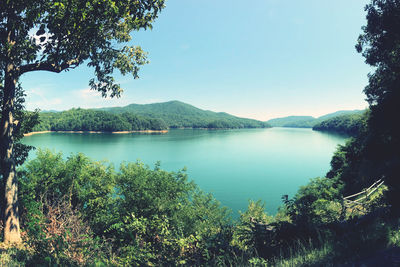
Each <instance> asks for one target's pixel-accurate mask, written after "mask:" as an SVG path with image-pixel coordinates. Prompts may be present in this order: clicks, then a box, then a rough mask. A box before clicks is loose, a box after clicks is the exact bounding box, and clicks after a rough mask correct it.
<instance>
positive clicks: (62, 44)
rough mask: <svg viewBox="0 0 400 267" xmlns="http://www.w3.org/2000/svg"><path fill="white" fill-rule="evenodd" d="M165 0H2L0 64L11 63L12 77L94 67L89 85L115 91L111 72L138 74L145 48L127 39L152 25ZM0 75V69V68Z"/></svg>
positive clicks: (116, 93) (0, 75)
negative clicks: (13, 69)
mask: <svg viewBox="0 0 400 267" xmlns="http://www.w3.org/2000/svg"><path fill="white" fill-rule="evenodd" d="M163 7H164V0H124V1H112V0H60V1H48V0H6V1H1V2H0V69H2V70H4V69H5V66H6V64H7V63H10V62H12V63H13V65H14V66H15V73H14V75H16V77H19V76H20V75H22V74H24V73H26V72H30V71H38V70H45V71H52V72H56V73H58V72H61V71H63V70H67V69H72V68H76V67H77V66H79V65H80V64H82V63H83V62H87V65H88V66H90V67H93V68H94V73H95V77H96V78H94V79H92V80H90V85H91V88H92V89H94V90H98V91H100V92H102V94H103V96H107V95H110V96H119V95H120V94H121V88H120V86H119V85H118V84H115V80H114V78H113V77H112V75H111V74H112V73H113V71H114V70H115V69H118V70H119V71H120V72H121V73H122V74H123V75H125V74H128V73H131V74H132V75H133V76H134V77H135V78H137V77H138V69H139V66H140V65H143V64H145V63H147V59H146V53H144V52H143V50H142V49H141V48H140V47H138V46H131V45H128V44H126V43H127V42H129V41H131V39H132V37H131V35H130V33H131V32H132V31H137V30H139V29H148V28H151V23H152V22H153V20H154V19H155V18H156V17H157V15H158V13H159V12H160V11H161V9H162V8H163ZM0 78H1V81H2V80H4V73H3V72H0Z"/></svg>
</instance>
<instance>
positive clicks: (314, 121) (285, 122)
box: [267, 110, 362, 128]
mask: <svg viewBox="0 0 400 267" xmlns="http://www.w3.org/2000/svg"><path fill="white" fill-rule="evenodd" d="M361 112H362V111H360V110H340V111H336V112H333V113H329V114H326V115H323V116H321V117H318V118H314V117H311V116H288V117H283V118H276V119H271V120H269V121H267V123H269V124H271V125H272V126H273V127H293V128H313V127H314V126H315V125H318V124H319V123H322V122H323V121H326V120H329V119H331V118H335V117H340V116H343V115H355V114H360V113H361Z"/></svg>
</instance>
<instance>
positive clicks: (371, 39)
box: [356, 0, 400, 207]
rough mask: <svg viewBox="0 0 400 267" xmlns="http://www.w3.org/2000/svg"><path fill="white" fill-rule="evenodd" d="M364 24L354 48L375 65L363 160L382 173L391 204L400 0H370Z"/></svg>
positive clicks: (398, 159)
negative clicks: (365, 23) (388, 190)
mask: <svg viewBox="0 0 400 267" xmlns="http://www.w3.org/2000/svg"><path fill="white" fill-rule="evenodd" d="M365 10H366V11H367V25H366V26H365V27H363V31H364V32H363V34H361V35H360V37H359V39H358V44H357V45H356V48H357V50H358V52H361V53H362V55H363V56H364V57H365V61H366V63H367V64H369V65H371V66H372V67H374V68H375V71H374V73H372V74H370V75H369V84H368V85H367V86H366V87H365V89H364V92H365V94H366V96H367V101H368V102H369V104H370V109H371V113H370V117H369V119H368V132H367V134H366V136H365V142H364V151H363V152H364V155H365V160H364V161H365V162H372V163H373V165H374V169H375V170H374V172H376V174H377V175H379V176H383V177H384V178H385V181H386V183H387V185H388V186H389V189H390V192H391V193H390V195H391V196H390V198H391V201H390V202H391V204H392V206H396V207H398V206H399V202H398V201H399V200H400V195H399V193H400V180H399V175H400V127H398V113H399V104H400V1H399V0H372V1H371V3H370V4H369V5H367V6H366V8H365Z"/></svg>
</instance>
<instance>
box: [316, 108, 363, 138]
mask: <svg viewBox="0 0 400 267" xmlns="http://www.w3.org/2000/svg"><path fill="white" fill-rule="evenodd" d="M366 116H367V115H366V113H357V114H347V115H341V116H337V117H333V118H330V119H327V120H324V121H322V122H320V123H317V124H316V125H314V127H313V130H316V131H328V132H337V133H342V134H347V135H350V136H356V135H357V134H358V133H360V131H361V128H362V127H363V125H364V124H365V122H364V121H365V118H366Z"/></svg>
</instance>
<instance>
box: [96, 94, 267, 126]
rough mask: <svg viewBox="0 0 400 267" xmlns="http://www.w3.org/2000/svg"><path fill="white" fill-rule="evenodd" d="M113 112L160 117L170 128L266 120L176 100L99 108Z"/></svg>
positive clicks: (260, 123) (253, 124)
mask: <svg viewBox="0 0 400 267" xmlns="http://www.w3.org/2000/svg"><path fill="white" fill-rule="evenodd" d="M100 110H103V111H108V112H111V113H114V114H122V113H125V112H129V113H134V114H135V115H139V116H144V117H149V118H154V119H156V118H157V119H162V120H163V121H164V122H165V123H166V124H167V125H168V126H169V127H170V128H181V127H189V128H265V127H270V125H269V124H268V123H266V122H261V121H258V120H254V119H246V118H239V117H236V116H233V115H230V114H228V113H225V112H213V111H209V110H202V109H199V108H196V107H194V106H192V105H190V104H187V103H183V102H180V101H177V100H173V101H168V102H162V103H153V104H130V105H128V106H125V107H112V108H101V109H100Z"/></svg>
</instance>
